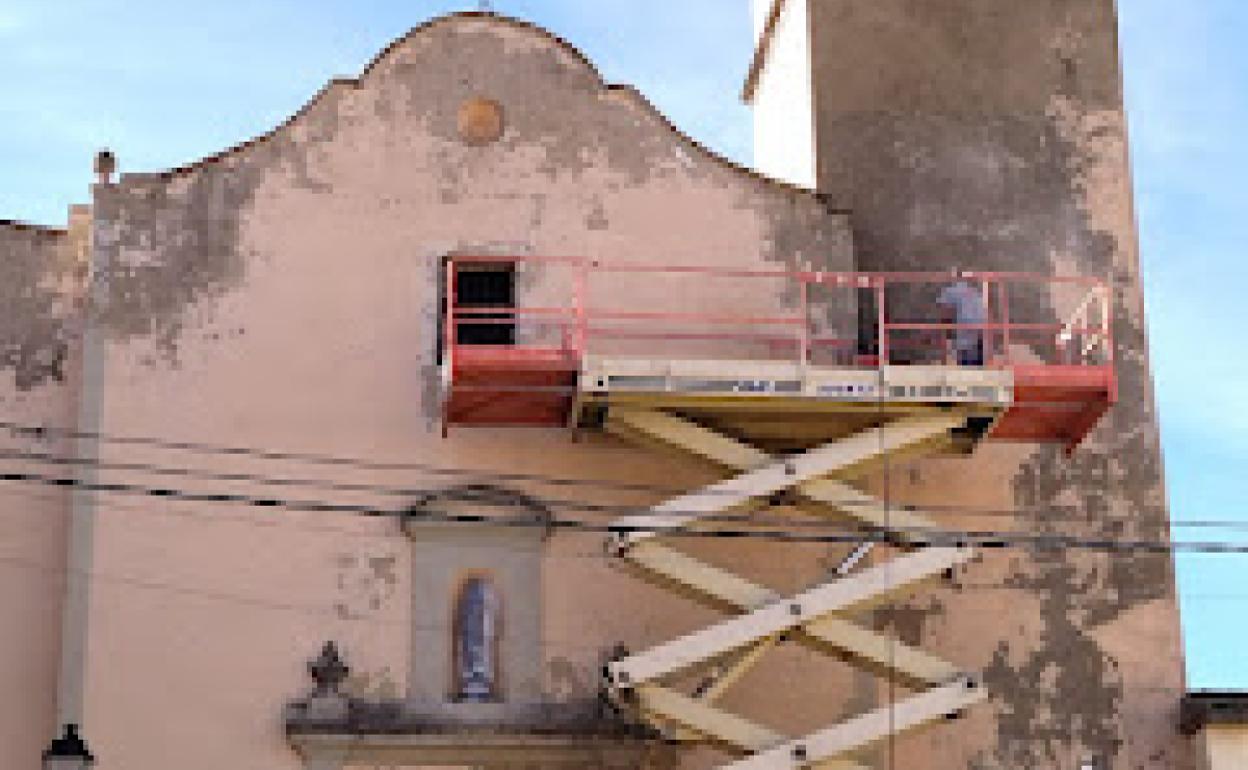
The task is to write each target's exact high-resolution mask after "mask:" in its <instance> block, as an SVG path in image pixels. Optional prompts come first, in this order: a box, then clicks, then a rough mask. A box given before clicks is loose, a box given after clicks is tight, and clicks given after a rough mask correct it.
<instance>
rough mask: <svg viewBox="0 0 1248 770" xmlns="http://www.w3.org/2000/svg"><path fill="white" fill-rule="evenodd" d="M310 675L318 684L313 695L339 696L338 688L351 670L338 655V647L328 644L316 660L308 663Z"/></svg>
mask: <svg viewBox="0 0 1248 770" xmlns="http://www.w3.org/2000/svg"><path fill="white" fill-rule="evenodd" d="M308 673H309V674H311V676H312V681H313V682H315V683H316V689H315V690H314V691H313V695H315V696H318V697H326V696H335V695H338V688H339V687H341V686H342V683H343V682H344V681H346V679H347V675H348V674H350V673H351V668H350V667H349V666H348V665H347V664H346V663H343V662H342V656H341V655H339V654H338V645H336V644H334V643H333V642H326V643H325V646H324V647H322V648H321V654H320V655H319V656H318V657H317V658H316V660H313V661H309V662H308Z"/></svg>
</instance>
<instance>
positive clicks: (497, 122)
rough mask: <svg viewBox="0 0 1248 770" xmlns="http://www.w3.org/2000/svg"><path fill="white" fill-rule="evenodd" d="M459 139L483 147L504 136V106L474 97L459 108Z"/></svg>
mask: <svg viewBox="0 0 1248 770" xmlns="http://www.w3.org/2000/svg"><path fill="white" fill-rule="evenodd" d="M458 129H459V138H460V139H462V140H463V141H464V143H465V144H471V145H474V146H481V145H486V144H490V143H491V142H495V141H498V139H499V137H501V136H502V135H503V106H502V105H501V104H499V103H498V102H496V101H494V100H492V99H486V98H484V97H480V96H474V97H473V98H471V99H468V100H467V101H465V102H464V103H463V104H461V105H460V106H459V116H458Z"/></svg>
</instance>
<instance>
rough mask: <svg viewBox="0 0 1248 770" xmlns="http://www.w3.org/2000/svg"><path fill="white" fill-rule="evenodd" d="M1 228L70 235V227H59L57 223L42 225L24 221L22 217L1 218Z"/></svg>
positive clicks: (42, 233)
mask: <svg viewBox="0 0 1248 770" xmlns="http://www.w3.org/2000/svg"><path fill="white" fill-rule="evenodd" d="M0 228H4V229H6V230H20V231H22V232H33V233H36V234H38V235H53V236H55V235H68V234H69V228H68V227H59V226H56V225H41V224H36V223H34V222H24V221H22V220H20V219H0Z"/></svg>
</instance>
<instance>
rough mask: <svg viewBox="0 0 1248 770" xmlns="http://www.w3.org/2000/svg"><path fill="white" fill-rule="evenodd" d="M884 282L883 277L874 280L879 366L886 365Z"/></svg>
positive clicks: (886, 314) (886, 334) (886, 316)
mask: <svg viewBox="0 0 1248 770" xmlns="http://www.w3.org/2000/svg"><path fill="white" fill-rule="evenodd" d="M885 287H886V284H885V282H884V279H883V278H877V279H876V281H875V314H876V330H875V336H876V341H875V350H876V356H877V358H878V359H879V365H880V366H887V365H888V312H887V311H886V310H885V308H884V300H885V297H886V293H885Z"/></svg>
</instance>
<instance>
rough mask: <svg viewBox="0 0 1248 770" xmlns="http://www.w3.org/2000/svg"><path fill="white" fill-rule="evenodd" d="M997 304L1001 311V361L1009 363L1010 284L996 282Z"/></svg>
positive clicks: (1005, 363)
mask: <svg viewBox="0 0 1248 770" xmlns="http://www.w3.org/2000/svg"><path fill="white" fill-rule="evenodd" d="M997 306H998V307H999V308H1000V312H1001V363H1002V364H1004V365H1006V366H1008V365H1009V364H1010V285H1009V283H1008V282H1006V281H1004V280H1002V281H998V282H997Z"/></svg>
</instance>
